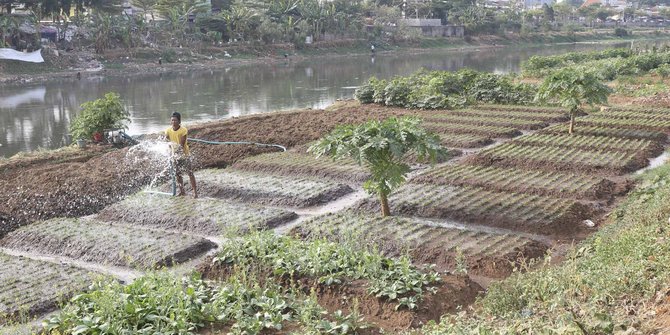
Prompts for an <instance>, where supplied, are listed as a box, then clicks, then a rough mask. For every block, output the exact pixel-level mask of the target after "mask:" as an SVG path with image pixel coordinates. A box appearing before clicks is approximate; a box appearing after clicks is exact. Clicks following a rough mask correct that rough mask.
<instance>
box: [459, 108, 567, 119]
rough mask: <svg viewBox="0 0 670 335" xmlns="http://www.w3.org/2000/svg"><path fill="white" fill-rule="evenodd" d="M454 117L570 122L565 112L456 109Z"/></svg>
mask: <svg viewBox="0 0 670 335" xmlns="http://www.w3.org/2000/svg"><path fill="white" fill-rule="evenodd" d="M449 114H452V115H462V116H481V117H504V118H510V119H523V120H534V121H542V122H563V121H568V120H570V116H569V115H568V113H566V112H565V111H556V112H546V113H538V112H534V111H515V110H505V111H502V110H487V109H456V110H453V111H450V112H449Z"/></svg>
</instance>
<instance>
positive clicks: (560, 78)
mask: <svg viewBox="0 0 670 335" xmlns="http://www.w3.org/2000/svg"><path fill="white" fill-rule="evenodd" d="M611 92H612V90H611V89H610V88H609V87H608V86H606V85H605V84H603V83H602V82H601V81H600V80H599V79H598V77H596V75H594V74H593V73H591V72H585V71H577V70H575V69H574V68H564V69H561V70H558V71H556V72H553V73H552V74H550V75H549V76H547V77H546V78H545V79H544V82H542V85H540V87H539V88H538V92H537V95H536V96H535V100H536V101H543V102H544V101H547V100H552V99H555V100H558V102H559V103H560V104H561V106H563V107H568V108H570V127H569V128H568V133H570V134H572V133H573V131H574V128H575V116H576V115H577V112H578V111H579V108H580V106H581V105H582V103H587V104H589V105H591V106H593V105H594V104H606V103H607V97H608V96H609V94H610V93H611Z"/></svg>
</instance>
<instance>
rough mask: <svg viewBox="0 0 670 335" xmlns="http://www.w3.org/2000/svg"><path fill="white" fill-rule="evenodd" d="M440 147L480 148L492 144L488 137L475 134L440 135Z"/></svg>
mask: <svg viewBox="0 0 670 335" xmlns="http://www.w3.org/2000/svg"><path fill="white" fill-rule="evenodd" d="M439 136H440V140H442V145H444V146H446V147H451V148H463V149H466V148H481V147H484V146H487V145H489V144H492V143H493V139H491V137H488V136H482V135H475V134H440V135H439Z"/></svg>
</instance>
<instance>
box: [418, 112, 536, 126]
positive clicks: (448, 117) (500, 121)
mask: <svg viewBox="0 0 670 335" xmlns="http://www.w3.org/2000/svg"><path fill="white" fill-rule="evenodd" d="M423 118H424V119H425V120H426V121H428V122H444V123H450V124H471V125H476V126H497V127H512V128H516V129H541V128H544V127H546V126H548V123H546V122H543V121H536V120H527V119H513V118H508V117H484V116H478V115H452V114H433V115H426V116H424V117H423Z"/></svg>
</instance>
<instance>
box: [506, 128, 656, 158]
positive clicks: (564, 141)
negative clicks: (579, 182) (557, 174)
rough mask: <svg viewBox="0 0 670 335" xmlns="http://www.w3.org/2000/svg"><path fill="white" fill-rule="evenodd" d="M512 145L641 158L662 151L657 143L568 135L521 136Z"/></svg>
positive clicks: (619, 138) (652, 155)
mask: <svg viewBox="0 0 670 335" xmlns="http://www.w3.org/2000/svg"><path fill="white" fill-rule="evenodd" d="M514 143H519V144H524V145H532V146H550V147H561V148H579V149H585V150H596V151H597V150H611V151H622V152H630V153H639V154H640V156H643V157H645V158H646V157H654V156H657V155H659V154H660V153H661V152H662V151H663V146H662V145H661V144H660V143H659V142H657V141H650V140H645V139H629V138H621V137H605V136H585V135H574V134H573V135H569V134H532V135H528V136H521V137H518V138H516V139H515V140H514Z"/></svg>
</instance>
